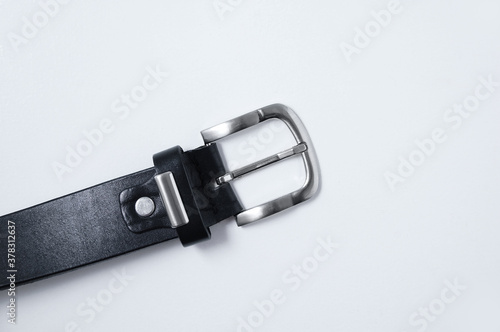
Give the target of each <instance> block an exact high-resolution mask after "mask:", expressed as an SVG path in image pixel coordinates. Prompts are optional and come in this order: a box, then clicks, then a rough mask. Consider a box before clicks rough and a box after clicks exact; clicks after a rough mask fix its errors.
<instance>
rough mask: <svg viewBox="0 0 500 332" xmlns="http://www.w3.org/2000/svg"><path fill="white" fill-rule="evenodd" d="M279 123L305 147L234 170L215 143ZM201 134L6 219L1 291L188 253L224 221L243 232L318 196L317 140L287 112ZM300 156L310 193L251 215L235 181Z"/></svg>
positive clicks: (2, 222) (1, 229)
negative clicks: (173, 245) (137, 256)
mask: <svg viewBox="0 0 500 332" xmlns="http://www.w3.org/2000/svg"><path fill="white" fill-rule="evenodd" d="M271 118H278V119H280V120H282V121H284V122H285V123H286V124H287V126H288V128H289V129H290V130H291V132H292V134H293V136H294V137H295V139H296V141H297V145H295V146H294V147H292V148H290V149H288V150H285V151H282V152H280V153H278V154H275V155H273V156H270V157H268V158H265V159H263V160H260V161H257V162H255V163H252V164H250V165H247V166H245V167H242V168H240V169H237V170H234V171H227V170H226V168H225V166H224V162H223V160H222V158H221V155H220V152H219V150H218V147H217V144H216V143H215V141H217V140H219V139H221V138H223V137H225V136H227V135H231V134H233V133H236V132H238V131H240V130H243V129H246V128H248V127H251V126H254V125H256V124H258V123H260V122H262V121H265V120H268V119H271ZM201 134H202V136H203V139H204V142H205V145H203V146H201V147H200V148H197V149H195V150H191V151H183V150H182V149H181V148H180V147H179V146H176V147H173V148H170V149H168V150H166V151H163V152H160V153H157V154H155V155H154V156H153V164H154V167H152V168H149V169H146V170H143V171H140V172H137V173H134V174H130V175H127V176H124V177H121V178H118V179H115V180H111V181H109V182H105V183H102V184H100V185H97V186H94V187H91V188H88V189H85V190H82V191H79V192H76V193H73V194H70V195H67V196H64V197H61V198H58V199H54V200H52V201H49V202H46V203H43V204H40V205H36V206H34V207H31V208H28V209H24V210H21V211H18V212H15V213H12V214H8V215H5V216H3V217H0V243H1V247H2V250H0V255H1V262H2V265H1V272H0V273H1V274H0V275H2V278H0V289H6V288H8V287H9V283H10V281H9V279H7V278H8V277H9V276H10V275H12V273H15V283H16V285H17V286H18V285H22V284H26V283H30V282H33V281H36V280H39V279H43V278H47V277H50V276H52V275H55V274H57V273H61V272H64V271H68V270H71V269H74V268H77V267H81V266H84V265H87V264H91V263H95V262H98V261H101V260H104V259H107V258H110V257H114V256H118V255H121V254H124V253H126V252H130V251H133V250H136V249H140V248H143V247H146V246H149V245H152V244H156V243H159V242H162V241H167V240H170V239H174V238H177V237H178V238H179V240H180V241H181V243H182V244H183V245H184V246H188V245H191V244H194V243H197V242H199V241H203V240H207V239H209V238H210V229H209V228H210V226H212V225H214V224H216V223H217V222H219V221H221V220H223V219H226V218H228V217H230V216H235V217H236V221H237V224H238V225H239V226H242V225H245V224H248V223H251V222H253V221H256V220H259V219H262V218H265V217H267V216H269V215H272V214H274V213H277V212H279V211H282V210H284V209H287V208H289V207H291V206H293V205H295V204H298V203H300V202H303V201H305V200H307V199H309V198H310V197H312V196H313V195H314V193H315V192H316V191H317V189H318V185H319V167H318V162H317V159H316V155H315V153H314V149H313V146H312V143H311V140H310V138H309V135H308V133H307V131H306V129H305V127H304V125H303V124H302V122H301V121H300V119H299V118H298V117H297V115H296V114H295V112H293V111H292V110H291V109H290V108H288V107H286V106H284V105H281V104H274V105H270V106H266V107H263V108H261V109H259V110H256V111H253V112H250V113H247V114H245V115H242V116H240V117H237V118H234V119H232V120H229V121H227V122H224V123H222V124H219V125H217V126H214V127H212V128H209V129H207V130H204V131H202V133H201ZM296 154H300V155H302V159H303V161H304V166H305V169H306V180H305V183H304V184H303V186H302V187H301V188H300V189H298V190H296V191H294V192H292V193H290V194H287V195H284V196H282V197H279V198H277V199H274V200H272V201H270V202H266V203H264V204H261V205H259V206H256V207H253V208H251V209H247V210H244V209H243V208H242V206H241V204H240V202H239V200H238V198H237V195H236V193H235V192H234V190H233V188H232V185H231V181H232V180H234V179H236V178H238V177H240V176H242V175H244V174H246V173H249V172H251V171H254V170H257V169H259V168H261V167H264V166H267V165H270V164H272V163H274V162H277V161H280V160H282V159H285V158H288V157H291V156H293V155H296ZM14 237H15V238H14ZM8 253H11V255H10V256H9V255H8Z"/></svg>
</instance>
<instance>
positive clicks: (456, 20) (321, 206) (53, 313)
mask: <svg viewBox="0 0 500 332" xmlns="http://www.w3.org/2000/svg"><path fill="white" fill-rule="evenodd" d="M226 2H227V3H229V2H230V1H229V0H228V1H226ZM231 3H232V4H233V5H229V6H230V7H231V11H226V12H224V13H218V12H217V10H216V9H215V8H214V3H213V2H212V1H211V0H205V1H182V2H181V1H177V2H175V3H174V1H170V2H164V1H163V2H162V1H143V2H138V1H135V2H133V1H105V2H102V1H101V2H98V1H92V2H89V1H87V2H76V1H75V2H70V3H68V4H65V5H60V7H59V9H58V12H57V13H56V14H55V15H54V16H53V17H50V19H49V20H48V23H47V24H46V25H45V26H43V27H42V28H40V29H39V31H38V33H36V36H34V37H33V38H29V39H27V40H26V43H23V44H22V45H19V47H17V48H16V47H14V45H13V44H12V43H11V41H10V40H9V36H12V33H14V34H17V35H19V36H22V28H23V25H24V23H23V17H26V18H27V19H28V20H30V21H32V20H33V16H34V15H36V13H39V12H40V11H41V7H40V5H39V4H38V2H36V1H14V0H3V1H1V4H0V31H1V35H0V45H1V48H0V51H1V53H0V54H1V56H0V154H1V162H0V184H1V190H0V202H1V204H0V215H4V214H7V213H10V212H13V211H16V210H19V209H21V208H25V207H27V206H31V205H34V204H37V203H40V202H44V201H47V200H49V199H52V198H55V197H59V196H62V195H65V194H68V193H71V192H74V191H77V190H79V189H83V188H86V187H89V186H92V185H95V184H98V183H101V182H103V181H106V180H109V179H112V178H116V177H119V176H122V175H125V174H129V173H132V172H135V171H138V170H141V169H144V168H147V167H150V166H151V165H152V161H151V156H152V155H153V154H154V153H156V152H159V151H161V150H163V149H166V148H169V147H171V146H173V145H177V144H179V145H181V146H182V147H183V148H184V149H186V150H188V149H191V148H195V147H197V146H199V145H201V144H202V140H201V137H200V135H199V133H198V132H199V131H200V130H202V129H205V128H207V127H209V126H212V125H215V124H217V123H219V122H222V121H224V120H227V119H230V118H233V117H235V116H238V115H240V114H243V113H245V112H248V111H252V110H255V109H257V108H259V107H262V106H265V105H268V104H271V103H276V102H279V103H283V104H286V105H288V106H290V107H292V108H293V109H295V111H296V112H297V113H298V114H299V116H300V117H301V119H302V120H303V122H304V123H305V125H306V127H307V128H308V130H309V133H310V134H311V137H312V139H313V142H314V144H315V148H316V152H317V154H318V157H319V160H320V165H321V171H322V184H321V190H320V192H319V194H318V196H317V197H315V198H314V199H313V200H311V201H309V202H307V203H304V204H302V205H300V206H298V207H296V208H294V209H291V210H289V211H287V212H285V213H283V214H281V215H276V216H273V217H271V218H269V219H267V220H265V221H262V222H259V223H257V224H254V225H251V226H248V227H243V228H238V227H237V226H236V224H235V223H234V221H232V220H231V221H225V222H222V223H220V224H218V225H216V226H215V227H213V228H212V235H213V236H212V240H211V241H208V242H206V243H203V244H200V245H197V246H194V247H189V248H183V247H182V246H181V245H180V243H179V242H178V241H177V240H174V241H170V242H168V243H163V244H160V245H156V246H153V247H150V248H147V249H144V250H140V251H137V252H134V253H132V254H129V255H125V256H122V257H119V258H116V259H112V260H110V261H107V262H103V263H99V264H97V265H94V266H91V267H87V268H83V269H80V270H78V271H73V272H70V273H67V274H65V275H61V276H58V277H54V278H51V279H48V280H44V281H40V282H36V283H34V284H31V285H28V286H22V287H20V288H18V292H17V303H18V317H17V325H16V326H11V325H10V324H8V323H7V315H6V314H5V313H6V312H7V309H6V308H5V305H7V302H8V296H7V293H6V292H2V293H0V304H1V307H2V308H4V309H0V313H1V315H0V330H2V331H65V330H66V329H67V330H71V329H70V327H71V326H78V329H80V330H81V331H139V330H141V331H236V330H237V329H238V324H239V322H241V320H243V321H247V322H249V317H250V321H251V323H252V324H253V325H255V326H256V327H255V328H253V327H252V328H251V329H252V330H255V331H339V332H348V331H355V332H357V331H360V332H368V331H370V332H372V331H384V332H388V331H393V332H403V331H407V332H410V331H453V332H460V331H499V330H500V321H499V319H498V312H499V310H500V302H499V297H500V284H499V280H500V241H499V237H500V226H499V222H500V220H499V216H500V210H499V208H498V206H499V205H498V199H499V191H500V189H499V188H500V175H499V166H500V158H499V154H498V152H499V148H500V136H499V124H500V123H499V121H500V115H499V113H498V109H499V106H500V88H499V87H497V88H496V89H497V90H496V91H494V92H493V93H491V95H490V96H489V97H488V98H486V100H484V101H480V103H479V106H478V107H477V110H476V111H475V112H471V113H470V116H469V117H468V118H466V119H463V123H462V124H461V126H460V127H459V128H453V127H452V123H449V122H446V121H445V120H444V118H443V116H444V115H445V114H446V112H447V110H448V109H449V108H451V107H453V105H454V104H459V103H463V101H464V100H465V99H466V98H467V97H468V96H474V92H475V88H476V86H478V85H479V84H480V79H479V77H483V78H485V79H487V78H488V76H490V75H491V76H492V78H493V80H494V81H497V82H498V81H500V68H499V59H500V39H499V38H500V19H499V16H500V5H499V4H498V2H497V1H486V0H483V1H453V2H444V1H430V0H426V1H402V2H401V5H400V7H401V10H400V12H399V13H397V14H393V15H392V17H391V22H390V23H389V24H388V25H387V26H386V27H383V28H382V29H381V31H380V32H379V33H378V34H377V35H376V36H374V37H371V38H370V43H369V45H368V46H367V47H364V48H360V49H359V52H358V53H357V54H353V55H352V56H351V57H350V60H351V61H350V62H348V61H347V58H346V56H345V55H344V53H343V52H342V50H341V45H342V43H343V42H344V43H348V44H350V45H353V46H355V44H354V41H353V38H354V37H355V35H356V29H357V28H360V29H364V28H365V26H366V25H367V24H368V25H370V22H371V21H373V20H374V18H373V16H372V14H371V11H376V12H379V11H380V10H384V9H387V5H388V2H386V1H368V0H364V1H326V0H325V1H277V0H275V1H236V0H233V1H232V2H231ZM358 42H359V41H358ZM358 44H359V43H358ZM363 46H364V45H363ZM148 66H150V67H152V68H155V67H156V66H158V67H159V68H160V69H161V70H163V71H165V72H168V73H169V75H168V78H166V79H164V81H163V82H162V83H161V84H160V85H159V86H158V88H156V89H155V90H154V91H151V92H150V93H149V94H148V96H147V98H146V100H144V101H143V102H141V103H140V105H139V106H138V107H137V108H136V109H134V110H133V111H132V112H131V113H130V114H129V116H128V117H126V118H125V119H120V118H119V117H118V114H116V113H113V111H112V107H111V105H112V104H113V102H114V101H115V100H117V99H119V98H120V96H121V95H122V94H126V93H130V91H131V89H133V88H134V87H135V86H137V85H140V84H141V82H142V79H143V77H144V76H145V75H146V74H147V69H146V68H147V67H148ZM482 91H483V92H485V91H486V90H484V88H483V90H482ZM104 118H109V119H111V120H112V121H113V124H114V131H113V132H112V133H111V134H107V135H105V137H104V138H103V141H102V142H101V144H99V145H98V146H96V147H94V148H93V151H92V153H91V154H90V155H88V156H86V157H85V158H84V159H83V160H82V162H81V163H80V164H79V165H78V166H77V167H74V168H73V171H72V172H71V173H67V174H64V175H63V176H62V180H61V181H60V180H59V179H58V177H57V176H56V174H55V172H54V170H53V163H54V162H60V163H64V160H65V157H66V154H67V151H66V149H67V147H73V148H74V147H76V146H77V144H78V143H79V142H81V141H82V140H83V139H84V138H85V136H84V135H83V131H85V130H92V129H94V128H96V127H98V125H99V122H100V121H101V120H102V119H104ZM436 128H441V129H443V130H444V132H445V135H446V137H447V139H446V141H444V142H443V143H440V144H436V146H435V149H434V151H433V153H431V154H430V155H429V156H426V157H424V158H425V160H424V161H423V163H422V164H421V165H420V166H417V167H416V168H415V169H414V171H413V174H411V175H409V176H407V177H404V178H403V177H402V178H401V179H403V181H401V182H398V183H397V184H395V186H394V188H393V189H394V190H391V188H390V186H389V184H388V182H387V181H386V178H385V176H384V174H386V172H392V173H394V174H398V170H397V168H398V166H399V164H400V160H399V158H400V157H402V158H404V159H408V158H409V156H410V154H411V153H412V152H414V151H418V147H417V145H416V143H415V142H414V141H415V140H420V141H422V140H425V139H428V138H430V137H431V133H432V132H433V130H435V129H436ZM259 130H263V129H262V128H261V129H259ZM259 130H257V131H253V135H254V137H259V136H258V135H259V134H260V135H261V136H262V137H266V138H269V137H268V136H264V135H268V134H269V131H267V134H262V131H260V132H259ZM282 133H283V134H285V131H282ZM273 135H274V136H275V138H277V137H278V136H279V137H281V134H279V135H278V133H277V132H276V131H274V132H273ZM274 136H273V137H274ZM240 138H241V139H243V143H241V142H239V143H235V144H236V146H237V147H238V146H240V147H241V146H242V145H241V144H247V146H246V147H247V148H248V146H251V145H250V143H249V142H251V138H245V137H244V136H240ZM271 141H272V142H270V143H269V144H265V145H264V148H262V146H261V145H259V147H260V148H262V150H263V151H259V156H265V155H267V154H269V153H270V152H271V150H272V148H273V146H274V145H275V144H277V143H278V142H281V140H280V139H272V140H271ZM260 143H262V142H260ZM260 143H259V144H260ZM285 145H287V144H285ZM253 149H254V151H257V148H255V146H254V147H253ZM225 151H226V152H227V153H230V152H231V151H232V152H234V151H236V154H235V155H234V158H238V157H239V158H240V159H241V160H242V161H243V162H245V161H246V160H245V158H246V159H248V155H245V154H241V153H239V156H238V151H237V149H236V150H235V149H233V148H227V147H226V148H225ZM228 151H229V152H228ZM416 153H417V154H418V152H416ZM235 160H236V159H235ZM280 167H283V168H280ZM276 170H279V171H278V172H276ZM300 170H301V167H300V160H293V161H292V162H288V163H287V164H286V165H284V166H281V165H280V166H279V167H276V168H272V169H270V170H269V171H268V172H267V175H266V173H263V174H262V176H261V175H259V174H256V175H252V177H250V178H249V179H252V180H251V181H246V182H247V183H246V184H245V182H244V181H243V180H242V183H241V184H240V185H239V186H237V190H238V192H239V193H240V195H241V196H242V199H243V201H244V202H245V205H246V206H249V204H248V203H247V202H251V203H250V204H252V203H253V201H252V200H255V199H256V197H257V199H262V198H264V197H260V194H261V193H266V194H268V195H267V196H266V197H265V198H268V196H273V195H275V194H276V192H277V191H279V192H286V191H287V190H289V189H290V188H289V187H290V186H291V187H292V189H293V188H295V187H297V185H298V183H299V182H300V180H301V174H300ZM269 172H275V174H274V175H270V174H271V173H269ZM266 176H267V177H266ZM274 178H276V181H273V179H274ZM248 182H251V183H248ZM243 187H245V188H243ZM318 239H322V240H323V241H328V239H331V241H334V242H336V243H337V244H338V248H337V249H335V251H334V252H333V253H332V254H330V255H329V256H327V259H326V260H325V261H322V262H319V263H318V266H317V267H316V266H314V269H313V270H314V271H312V272H310V273H308V274H307V279H306V280H303V281H302V282H301V284H300V286H299V287H298V288H297V289H296V290H295V291H293V290H292V286H293V284H291V283H289V282H286V281H285V280H284V279H283V276H284V275H288V276H290V273H291V271H292V268H293V266H294V265H297V266H301V265H302V264H303V262H308V263H307V264H313V263H311V262H312V261H311V259H312V257H314V256H313V255H314V252H315V249H316V248H317V247H318ZM311 266H312V265H310V266H309V268H310V267H311ZM124 269H125V271H126V274H127V275H130V276H133V280H131V281H129V282H128V284H127V285H126V287H124V288H123V290H122V291H121V292H119V293H117V294H114V295H113V298H112V300H111V302H110V303H109V304H108V305H106V306H104V307H103V309H102V310H101V311H100V312H97V311H95V312H94V313H95V315H94V316H92V319H90V318H89V317H90V316H88V315H85V316H84V315H82V314H79V313H77V308H78V307H79V306H80V305H81V304H82V303H83V305H84V308H87V309H88V308H89V307H88V306H87V307H85V303H86V301H87V298H92V297H94V298H95V297H96V296H99V295H100V296H101V297H102V296H104V295H105V294H106V291H107V289H108V284H109V282H110V281H111V280H113V278H115V277H114V274H113V271H115V273H116V272H118V273H121V272H122V271H123V270H124ZM447 280H448V281H449V282H451V283H454V282H458V283H459V284H460V285H463V286H464V287H466V289H462V290H460V291H458V294H459V295H458V296H456V295H453V293H450V291H446V290H445V289H446V288H447V287H449V286H447ZM274 290H278V291H281V292H283V300H284V303H280V304H278V305H276V306H275V308H274V309H273V312H272V313H270V314H268V315H267V316H266V317H264V316H263V315H261V314H259V313H257V308H256V306H255V304H254V302H255V301H257V302H258V303H267V302H266V301H267V299H269V298H270V294H271V292H273V291H274ZM443 292H444V293H445V294H447V295H446V296H447V297H446V296H445V299H447V300H448V302H450V303H447V304H444V306H443V303H444V302H442V301H443V300H442V294H443ZM103 294H104V295H103ZM452 295H453V296H452ZM451 297H453V300H452V301H450V300H449V299H450V298H451ZM429 306H431V307H432V306H434V307H433V309H432V308H431V314H432V310H434V313H435V314H433V316H432V319H424V321H423V322H422V321H420V323H418V324H417V323H415V321H414V322H413V325H412V323H411V322H410V319H411V317H412V315H413V316H414V319H420V320H422V319H423V318H422V316H418V318H415V317H416V316H415V315H419V314H418V312H419V308H425V307H429ZM4 312H5V313H4ZM436 312H437V314H436ZM259 315H260V316H259ZM240 318H241V320H239V319H240ZM259 318H263V319H261V321H259ZM252 319H253V321H252ZM424 323H425V324H424ZM240 330H241V331H249V330H250V329H249V328H242V329H240Z"/></svg>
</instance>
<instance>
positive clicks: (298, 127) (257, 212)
mask: <svg viewBox="0 0 500 332" xmlns="http://www.w3.org/2000/svg"><path fill="white" fill-rule="evenodd" d="M272 118H277V119H279V120H282V121H283V122H285V124H286V125H287V126H288V129H289V130H290V131H291V132H292V134H293V136H294V138H295V140H296V142H297V145H295V146H294V147H292V148H290V149H287V150H284V151H282V152H279V153H277V154H275V155H272V156H270V157H267V158H264V159H262V160H259V161H256V162H253V163H251V164H249V165H246V166H243V167H241V168H239V169H236V170H234V171H230V172H227V173H226V174H224V175H222V176H220V177H218V178H217V179H215V182H216V183H217V185H222V184H223V183H227V182H230V181H232V180H235V179H237V178H239V177H241V176H243V175H245V174H248V173H250V172H253V171H256V170H258V169H260V168H262V167H265V166H268V165H271V164H273V163H275V162H278V161H281V160H284V159H286V158H289V157H291V156H294V155H297V154H300V155H301V156H302V160H303V162H304V167H305V170H306V180H305V182H304V184H303V185H302V187H301V188H299V189H298V190H296V191H294V192H291V193H289V194H286V195H283V196H281V197H278V198H276V199H274V200H272V201H269V202H266V203H263V204H260V205H258V206H255V207H253V208H250V209H247V210H244V211H242V212H240V213H239V214H237V215H236V216H235V217H236V223H237V224H238V226H243V225H246V224H249V223H252V222H254V221H257V220H259V219H262V218H265V217H268V216H270V215H272V214H274V213H277V212H280V211H282V210H285V209H288V208H289V207H292V206H294V205H296V204H298V203H301V202H303V201H305V200H307V199H309V198H311V197H312V196H313V195H314V194H315V193H316V191H317V190H318V187H319V163H318V159H317V157H316V153H315V152H314V148H313V145H312V142H311V138H310V137H309V134H308V133H307V130H306V128H305V127H304V124H303V123H302V121H301V120H300V119H299V117H298V116H297V114H295V112H294V111H293V110H292V109H291V108H289V107H287V106H285V105H282V104H273V105H269V106H266V107H263V108H261V109H258V110H256V111H253V112H249V113H247V114H244V115H241V116H239V117H236V118H234V119H231V120H229V121H226V122H223V123H221V124H219V125H216V126H213V127H211V128H208V129H205V130H203V131H202V132H201V136H202V137H203V140H204V142H205V144H210V143H212V142H215V141H217V140H219V139H221V138H223V137H226V136H229V135H231V134H234V133H236V132H238V131H241V130H244V129H247V128H249V127H252V126H254V125H256V124H258V123H260V122H263V121H265V120H269V119H272Z"/></svg>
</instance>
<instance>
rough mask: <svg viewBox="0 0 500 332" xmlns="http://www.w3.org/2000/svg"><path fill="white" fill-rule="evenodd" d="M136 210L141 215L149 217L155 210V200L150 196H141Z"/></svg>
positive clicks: (136, 203)
mask: <svg viewBox="0 0 500 332" xmlns="http://www.w3.org/2000/svg"><path fill="white" fill-rule="evenodd" d="M135 212H137V214H138V215H139V216H141V217H149V216H150V215H152V214H153V212H155V202H153V200H152V199H151V198H149V197H141V198H139V199H138V200H137V202H135Z"/></svg>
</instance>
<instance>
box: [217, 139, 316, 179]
mask: <svg viewBox="0 0 500 332" xmlns="http://www.w3.org/2000/svg"><path fill="white" fill-rule="evenodd" d="M306 150H307V145H306V144H305V143H300V144H297V145H295V146H294V147H293V148H290V149H287V150H284V151H281V152H279V153H276V154H274V155H272V156H269V157H267V158H264V159H261V160H259V161H256V162H253V163H251V164H249V165H246V166H243V167H241V168H238V169H236V170H234V171H231V172H227V173H226V174H224V175H222V176H220V177H218V178H217V179H216V180H215V182H216V183H217V184H218V185H219V186H220V185H221V184H223V183H228V182H230V181H232V180H234V179H237V178H239V177H241V176H243V175H245V174H248V173H250V172H253V171H256V170H258V169H260V168H262V167H265V166H268V165H271V164H274V163H275V162H278V161H281V160H283V159H286V158H289V157H291V156H294V155H296V154H299V153H302V152H304V151H306Z"/></svg>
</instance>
